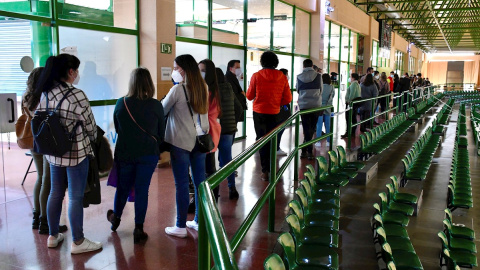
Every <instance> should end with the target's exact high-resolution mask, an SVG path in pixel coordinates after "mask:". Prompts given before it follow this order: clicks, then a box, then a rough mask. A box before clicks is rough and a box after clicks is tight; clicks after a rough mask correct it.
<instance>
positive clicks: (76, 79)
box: [72, 74, 80, 85]
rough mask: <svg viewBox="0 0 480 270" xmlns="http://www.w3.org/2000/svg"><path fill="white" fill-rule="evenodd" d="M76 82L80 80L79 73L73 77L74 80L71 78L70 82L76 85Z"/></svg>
mask: <svg viewBox="0 0 480 270" xmlns="http://www.w3.org/2000/svg"><path fill="white" fill-rule="evenodd" d="M78 82H80V74H77V77H76V78H75V80H73V83H72V84H75V85H78Z"/></svg>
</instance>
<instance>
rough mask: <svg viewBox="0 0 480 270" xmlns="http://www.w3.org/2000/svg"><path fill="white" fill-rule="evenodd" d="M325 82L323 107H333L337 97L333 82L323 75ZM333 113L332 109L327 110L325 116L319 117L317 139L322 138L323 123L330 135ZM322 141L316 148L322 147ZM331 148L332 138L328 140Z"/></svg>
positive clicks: (326, 75)
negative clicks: (334, 99)
mask: <svg viewBox="0 0 480 270" xmlns="http://www.w3.org/2000/svg"><path fill="white" fill-rule="evenodd" d="M322 80H323V90H322V107H323V106H328V105H332V103H333V98H334V97H335V88H334V87H333V85H332V81H331V80H330V77H329V76H328V74H323V75H322ZM331 113H332V110H331V109H326V110H325V111H324V112H323V115H320V116H319V117H318V121H317V138H318V137H320V136H322V129H323V123H325V132H326V133H330V114H331ZM321 145H322V143H321V142H320V141H318V142H316V143H315V146H321ZM328 146H330V137H328V138H327V147H328Z"/></svg>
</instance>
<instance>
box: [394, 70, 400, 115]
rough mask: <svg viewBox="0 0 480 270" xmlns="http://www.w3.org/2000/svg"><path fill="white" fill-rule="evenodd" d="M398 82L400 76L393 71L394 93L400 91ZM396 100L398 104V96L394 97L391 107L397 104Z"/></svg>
mask: <svg viewBox="0 0 480 270" xmlns="http://www.w3.org/2000/svg"><path fill="white" fill-rule="evenodd" d="M399 84H400V77H398V74H397V73H395V74H394V75H393V92H394V93H399V91H400V88H399V87H398V85H399ZM397 100H398V104H400V96H397V98H395V97H394V100H393V107H396V106H397Z"/></svg>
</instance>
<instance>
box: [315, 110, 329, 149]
mask: <svg viewBox="0 0 480 270" xmlns="http://www.w3.org/2000/svg"><path fill="white" fill-rule="evenodd" d="M324 122H325V133H330V113H328V112H324V113H323V115H320V116H319V117H318V121H317V138H318V137H320V136H322V128H323V123H324ZM327 142H330V137H327Z"/></svg>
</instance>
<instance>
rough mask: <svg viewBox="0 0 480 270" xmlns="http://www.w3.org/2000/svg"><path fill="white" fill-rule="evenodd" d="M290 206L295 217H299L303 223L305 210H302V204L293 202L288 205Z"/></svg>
mask: <svg viewBox="0 0 480 270" xmlns="http://www.w3.org/2000/svg"><path fill="white" fill-rule="evenodd" d="M288 206H289V207H290V208H291V209H292V211H293V213H295V215H297V217H298V219H299V220H300V221H302V220H303V208H302V205H301V204H300V202H298V201H297V200H291V201H290V202H289V203H288Z"/></svg>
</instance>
